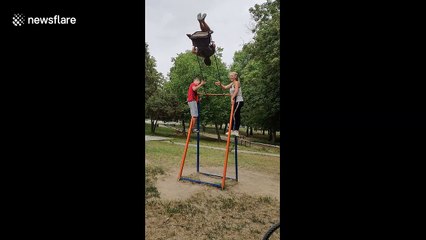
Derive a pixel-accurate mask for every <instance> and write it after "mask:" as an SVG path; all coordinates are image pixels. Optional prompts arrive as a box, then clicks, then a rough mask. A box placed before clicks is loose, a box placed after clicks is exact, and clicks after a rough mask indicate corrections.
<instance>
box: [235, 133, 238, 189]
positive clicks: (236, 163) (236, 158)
mask: <svg viewBox="0 0 426 240" xmlns="http://www.w3.org/2000/svg"><path fill="white" fill-rule="evenodd" d="M234 142H235V180H236V181H237V182H238V152H237V149H238V137H237V136H235V140H234Z"/></svg>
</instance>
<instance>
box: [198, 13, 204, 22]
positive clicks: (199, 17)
mask: <svg viewBox="0 0 426 240" xmlns="http://www.w3.org/2000/svg"><path fill="white" fill-rule="evenodd" d="M197 19H198V21H201V20H203V18H202V17H201V13H199V14H198V15H197Z"/></svg>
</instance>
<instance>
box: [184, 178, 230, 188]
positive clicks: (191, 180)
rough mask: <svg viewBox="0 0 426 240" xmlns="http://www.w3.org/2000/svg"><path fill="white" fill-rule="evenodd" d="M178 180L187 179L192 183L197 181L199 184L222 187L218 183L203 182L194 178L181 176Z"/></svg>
mask: <svg viewBox="0 0 426 240" xmlns="http://www.w3.org/2000/svg"><path fill="white" fill-rule="evenodd" d="M179 180H183V181H188V182H194V183H199V184H205V185H210V186H213V187H217V188H222V186H221V185H220V184H216V183H210V182H203V181H200V180H195V179H191V178H186V177H181V178H180V179H179Z"/></svg>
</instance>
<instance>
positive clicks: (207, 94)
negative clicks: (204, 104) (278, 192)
mask: <svg viewBox="0 0 426 240" xmlns="http://www.w3.org/2000/svg"><path fill="white" fill-rule="evenodd" d="M198 95H200V96H231V94H226V93H199V94H198Z"/></svg>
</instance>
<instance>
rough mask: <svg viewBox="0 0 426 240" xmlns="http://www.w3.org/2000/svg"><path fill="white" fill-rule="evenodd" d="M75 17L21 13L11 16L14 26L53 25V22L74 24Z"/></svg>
mask: <svg viewBox="0 0 426 240" xmlns="http://www.w3.org/2000/svg"><path fill="white" fill-rule="evenodd" d="M76 22H77V19H76V18H75V17H61V16H59V15H55V16H53V17H27V18H25V15H24V14H23V13H15V14H13V17H12V24H13V25H14V26H16V27H20V26H23V25H24V24H27V25H42V24H47V25H53V24H55V25H56V24H76Z"/></svg>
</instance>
